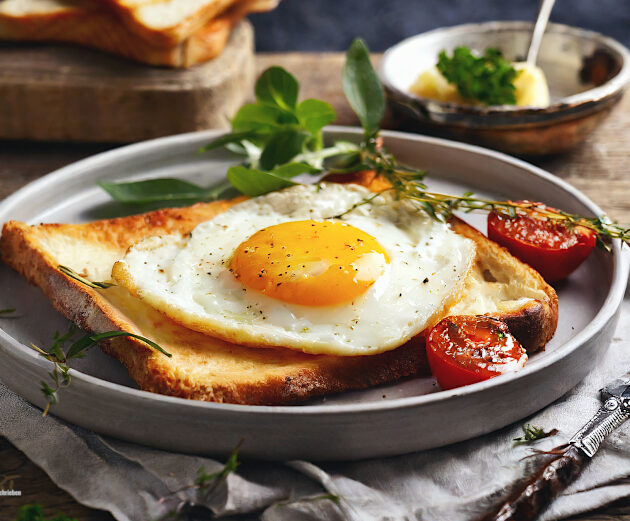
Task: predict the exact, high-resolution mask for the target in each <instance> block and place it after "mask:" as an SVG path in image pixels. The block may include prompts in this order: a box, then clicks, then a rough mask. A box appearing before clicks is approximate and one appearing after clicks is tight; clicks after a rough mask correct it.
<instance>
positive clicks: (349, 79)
mask: <svg viewBox="0 0 630 521" xmlns="http://www.w3.org/2000/svg"><path fill="white" fill-rule="evenodd" d="M341 83H342V86H343V92H344V94H345V95H346V98H347V99H348V103H350V106H351V107H352V110H354V112H355V113H356V115H357V116H358V118H359V121H361V125H362V126H363V130H364V131H365V133H366V134H367V135H369V136H372V135H374V134H375V133H376V132H377V131H378V126H379V123H380V122H381V119H383V115H384V114H385V95H384V94H383V87H382V85H381V82H380V80H379V78H378V76H377V74H376V72H375V71H374V68H373V67H372V62H371V61H370V52H369V51H368V48H367V47H366V45H365V43H364V42H363V40H361V39H360V38H357V39H356V40H354V41H353V42H352V45H350V48H349V49H348V52H347V54H346V63H345V64H344V66H343V74H342V78H341Z"/></svg>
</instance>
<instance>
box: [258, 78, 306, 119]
mask: <svg viewBox="0 0 630 521" xmlns="http://www.w3.org/2000/svg"><path fill="white" fill-rule="evenodd" d="M298 89H299V85H298V82H297V80H296V79H295V78H294V77H293V75H291V74H289V73H288V72H287V71H285V70H284V69H283V68H282V67H269V68H268V69H267V70H266V71H265V72H263V73H262V74H261V75H260V78H258V81H257V82H256V99H257V100H258V101H259V102H261V103H269V104H271V105H276V106H278V107H281V108H283V109H287V110H290V111H294V110H295V105H296V103H297V97H298Z"/></svg>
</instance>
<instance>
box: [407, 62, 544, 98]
mask: <svg viewBox="0 0 630 521" xmlns="http://www.w3.org/2000/svg"><path fill="white" fill-rule="evenodd" d="M513 66H514V68H515V69H516V70H518V71H520V73H519V75H518V76H517V77H516V79H515V80H514V88H515V91H514V96H515V97H516V105H518V106H520V107H548V106H549V87H548V86H547V79H546V78H545V73H544V72H543V71H542V69H541V68H540V67H536V66H535V65H533V66H532V65H529V64H528V63H526V62H516V63H514V64H513ZM409 91H410V92H411V93H412V94H415V95H416V96H420V97H421V98H429V99H433V100H436V101H444V102H450V103H459V104H462V105H471V104H473V105H477V104H478V103H477V102H474V101H473V102H471V101H470V100H465V99H464V98H462V97H461V96H460V95H459V93H458V92H457V88H456V87H455V85H453V84H451V83H449V82H448V81H446V78H444V76H442V73H440V71H439V70H438V69H437V67H431V68H430V69H427V70H425V71H423V72H421V73H420V75H419V76H418V78H417V79H416V81H415V82H414V83H413V84H412V85H411V87H409Z"/></svg>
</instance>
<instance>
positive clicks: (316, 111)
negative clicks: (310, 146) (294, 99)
mask: <svg viewBox="0 0 630 521" xmlns="http://www.w3.org/2000/svg"><path fill="white" fill-rule="evenodd" d="M296 113H297V117H298V119H299V120H300V123H301V124H302V126H303V127H304V128H306V130H308V131H309V132H310V133H311V134H317V133H318V132H319V131H320V130H321V129H322V128H323V127H325V126H326V125H328V124H329V123H332V122H333V121H334V120H335V118H336V117H337V114H336V113H335V109H333V108H332V106H331V105H330V104H329V103H326V102H325V101H321V100H318V99H307V100H304V101H302V102H301V103H300V104H299V105H298V106H297V111H296Z"/></svg>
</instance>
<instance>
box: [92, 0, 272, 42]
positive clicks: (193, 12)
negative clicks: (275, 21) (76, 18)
mask: <svg viewBox="0 0 630 521" xmlns="http://www.w3.org/2000/svg"><path fill="white" fill-rule="evenodd" d="M279 1H280V0H99V3H100V4H107V5H108V7H109V8H110V9H111V10H112V11H113V12H115V13H116V14H117V15H118V16H119V17H120V19H121V20H122V21H123V22H124V23H125V25H126V27H127V28H128V29H129V30H130V31H131V32H132V33H134V34H137V35H139V36H141V37H142V38H143V39H145V40H147V41H149V42H153V43H154V44H156V45H175V44H177V43H179V42H182V41H183V40H185V39H186V38H188V37H190V36H191V35H192V34H194V33H195V32H197V31H198V30H199V29H200V28H201V27H203V26H204V25H206V24H207V23H208V21H210V20H212V19H213V18H216V17H217V16H219V15H220V14H221V13H223V12H225V11H227V10H228V9H231V8H234V7H237V8H238V9H241V10H242V9H245V10H246V11H248V12H261V11H269V10H271V9H273V8H275V7H276V6H277V5H278V3H279Z"/></svg>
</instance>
